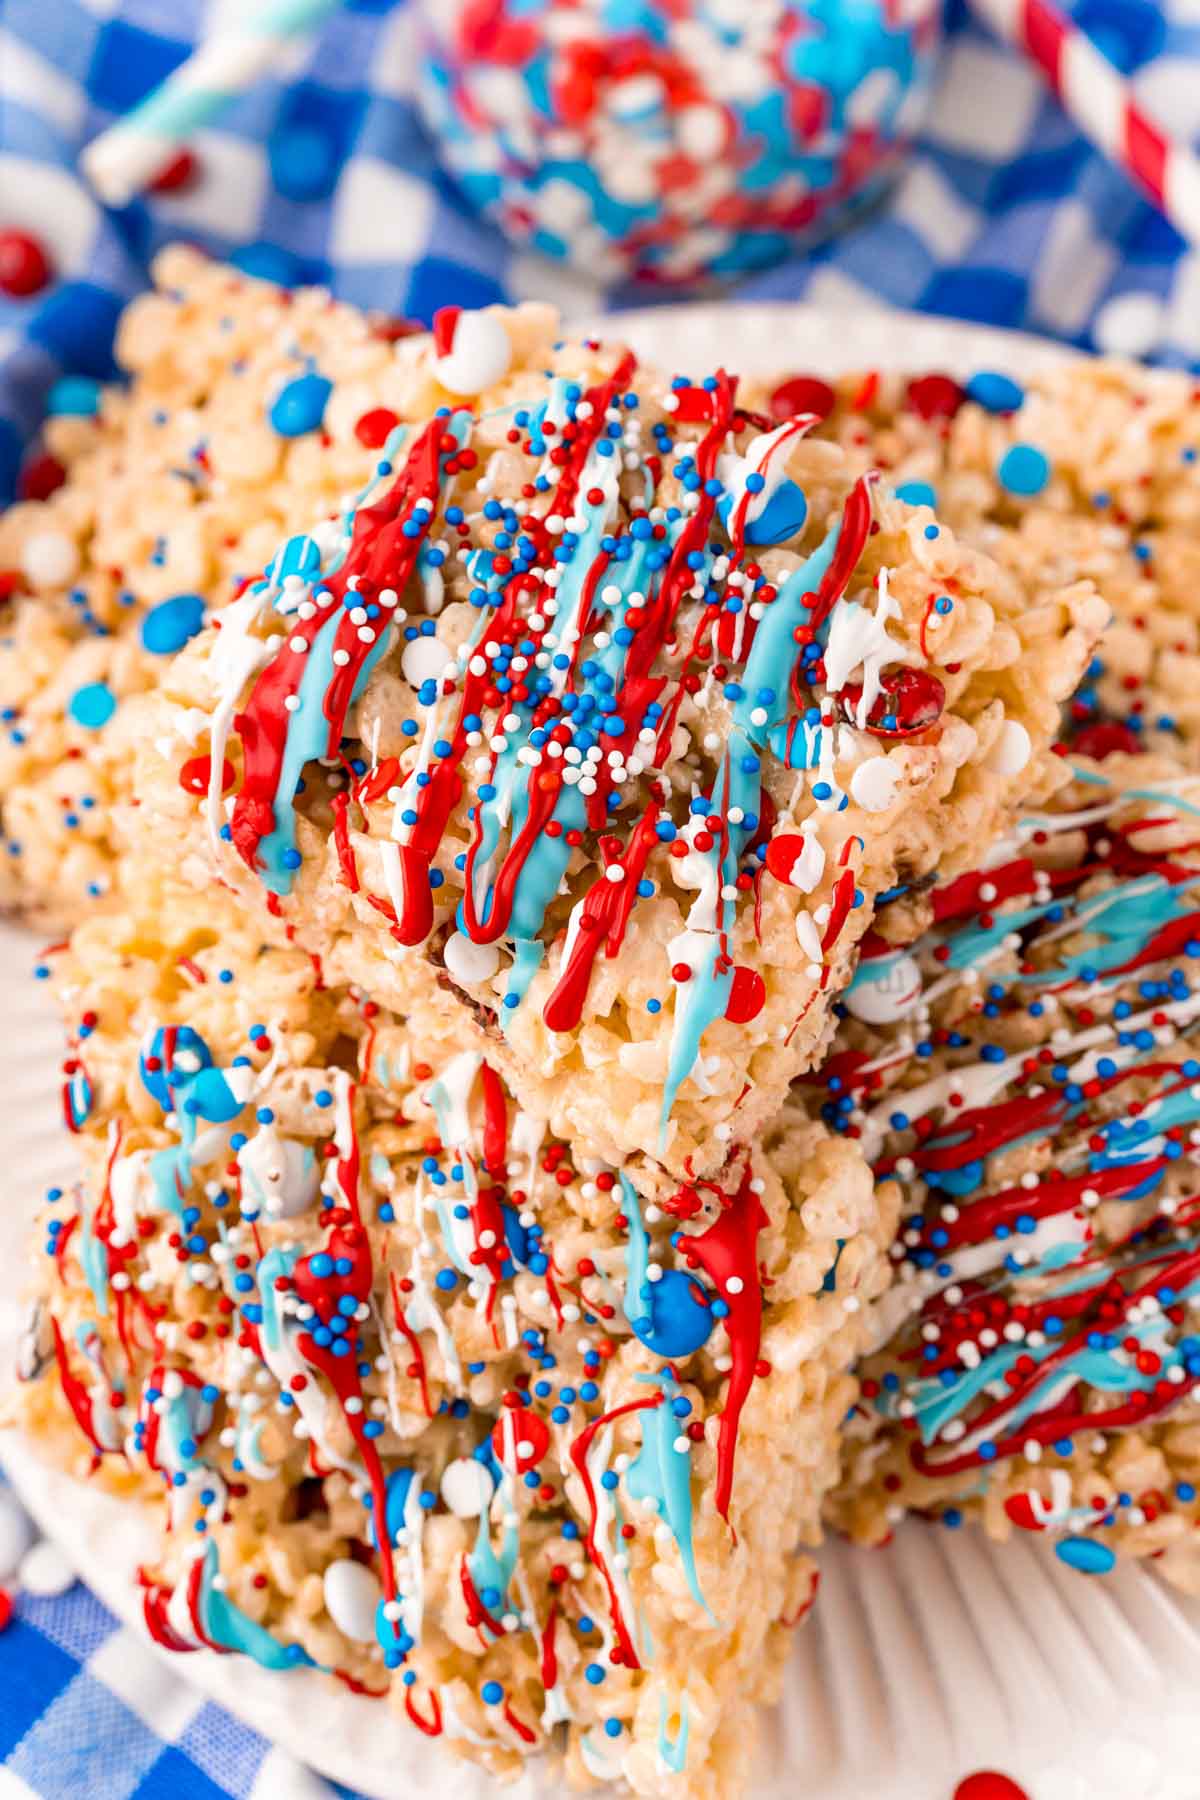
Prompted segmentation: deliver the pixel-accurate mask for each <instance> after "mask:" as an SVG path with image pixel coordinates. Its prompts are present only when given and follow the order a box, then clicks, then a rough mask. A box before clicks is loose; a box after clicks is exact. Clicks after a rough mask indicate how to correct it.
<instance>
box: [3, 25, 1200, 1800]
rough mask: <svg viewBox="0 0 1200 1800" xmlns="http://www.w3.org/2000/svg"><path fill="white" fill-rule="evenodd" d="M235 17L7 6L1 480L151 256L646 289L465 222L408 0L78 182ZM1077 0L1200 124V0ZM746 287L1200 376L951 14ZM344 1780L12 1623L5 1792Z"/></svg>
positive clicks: (104, 361) (69, 1598)
mask: <svg viewBox="0 0 1200 1800" xmlns="http://www.w3.org/2000/svg"><path fill="white" fill-rule="evenodd" d="M230 4H232V5H233V6H234V7H236V5H237V4H238V0H230ZM218 10H219V9H218V7H216V6H206V5H204V4H202V0H124V3H122V0H0V229H3V228H11V227H17V228H20V229H26V230H29V231H31V232H33V233H34V234H35V235H37V236H39V237H40V238H41V239H42V240H43V241H44V242H46V244H47V245H48V248H49V249H50V251H51V253H52V255H53V257H54V259H55V262H56V264H57V267H58V270H59V272H60V274H61V275H62V276H63V277H64V278H65V279H63V280H61V281H60V282H59V283H58V284H57V285H56V286H55V287H54V288H52V289H51V290H49V291H48V292H47V293H46V294H43V295H39V296H36V297H34V298H33V299H32V300H28V301H21V302H16V301H10V300H4V299H0V495H2V494H3V493H5V492H6V491H11V488H12V486H13V483H14V481H15V479H16V475H17V471H18V468H19V465H20V460H21V456H22V454H23V451H24V448H25V446H26V445H27V444H28V443H29V441H30V440H31V438H32V437H33V435H34V433H35V431H36V428H37V425H38V422H39V420H40V417H41V413H42V408H43V404H44V399H45V395H46V393H47V390H48V388H49V386H50V385H51V383H52V382H53V381H54V380H55V379H56V378H57V377H58V376H59V375H60V374H62V373H65V372H70V373H79V374H85V375H90V376H94V377H97V378H101V379H103V378H107V377H111V376H112V375H113V374H115V370H114V367H113V364H112V360H111V341H112V332H113V326H114V323H115V320H116V317H117V314H118V312H119V310H120V308H121V306H122V305H123V303H124V302H125V300H126V299H128V298H129V296H130V295H132V294H133V293H135V292H136V291H137V289H138V288H139V287H140V286H142V285H143V284H144V282H145V278H146V268H147V264H148V261H149V258H150V257H151V256H152V254H153V253H154V251H155V250H156V249H157V248H158V247H159V246H160V245H161V244H163V243H166V242H169V241H170V240H172V239H174V238H177V237H181V236H182V237H186V238H189V239H191V240H192V241H194V242H198V243H200V244H202V245H203V246H205V247H206V248H207V249H209V250H211V251H212V252H214V253H215V254H217V255H221V256H232V258H233V259H234V260H235V261H238V262H240V263H241V264H242V265H243V266H244V267H246V268H248V269H251V270H253V271H255V272H257V273H262V274H267V275H271V276H274V277H276V278H280V279H285V280H288V281H305V282H309V281H315V282H324V283H328V285H329V286H330V287H331V288H332V289H333V290H334V291H335V292H336V293H337V294H339V295H341V296H343V297H345V298H346V299H348V300H352V301H356V302H359V303H361V304H363V305H369V306H372V307H379V308H383V309H386V310H389V311H392V312H395V313H403V314H406V315H408V316H410V317H414V318H418V319H422V320H426V321H427V320H428V319H429V318H430V317H431V315H432V313H433V312H434V310H435V308H437V307H438V306H440V305H442V304H444V303H446V302H448V301H450V300H453V301H455V302H456V303H458V304H460V305H461V304H482V303H486V302H488V301H492V300H498V299H501V298H506V297H507V298H523V297H530V296H534V295H537V296H541V297H549V298H552V299H556V300H558V301H559V302H560V303H561V304H562V305H563V306H564V308H566V309H567V310H569V311H574V312H577V313H580V314H583V313H592V312H595V311H597V310H598V309H599V308H600V306H601V305H603V304H604V303H606V302H609V303H612V304H617V305H620V304H629V303H632V302H639V301H643V300H644V296H643V295H640V294H638V293H636V292H634V291H632V290H629V289H626V290H625V291H624V292H618V293H604V292H601V291H600V290H598V289H596V288H589V287H588V286H587V284H586V283H583V282H580V281H578V280H576V279H574V278H568V277H566V276H565V275H564V274H563V273H562V272H561V271H558V270H556V269H554V268H552V267H548V266H547V265H545V264H543V263H541V262H540V261H538V260H536V259H535V258H533V257H531V256H529V255H527V254H525V253H523V252H521V251H519V250H516V249H514V248H512V247H511V246H509V245H507V244H506V243H504V242H503V241H502V240H501V239H500V238H499V237H498V236H497V234H496V233H495V232H494V231H492V230H491V229H490V228H488V227H486V226H484V225H483V224H481V223H480V222H479V221H478V220H476V219H475V218H473V217H472V216H471V215H470V214H469V213H468V212H467V211H465V210H464V208H463V206H462V205H461V203H460V202H459V201H458V199H457V198H456V195H455V193H454V190H453V188H452V187H451V186H450V184H449V183H448V182H447V181H446V180H445V178H444V177H441V176H440V175H439V173H438V171H437V168H436V165H435V162H434V158H433V156H432V153H431V151H430V148H429V146H428V144H427V143H426V142H425V140H424V139H423V137H422V135H421V131H420V128H419V126H418V123H417V119H416V116H415V114H414V110H413V106H412V103H411V98H410V77H411V74H412V66H413V55H412V21H411V17H410V15H409V11H408V8H407V7H406V6H405V4H404V3H403V0H396V3H393V0H350V3H349V4H348V5H347V6H346V7H345V9H344V11H343V12H341V13H340V14H338V15H337V16H335V18H334V19H333V20H332V21H331V22H330V24H329V25H328V26H327V28H326V29H325V30H324V31H323V32H322V34H321V35H320V37H319V39H318V40H317V42H316V43H315V45H314V46H313V47H312V48H311V50H309V51H306V52H305V53H304V54H302V55H300V56H297V57H294V58H293V59H292V61H291V63H290V65H289V67H288V68H287V69H286V70H284V71H281V72H280V75H279V77H278V78H277V79H275V80H273V81H271V82H267V83H264V84H263V85H262V86H261V87H260V88H259V89H258V90H257V91H255V92H254V93H253V94H251V95H248V96H247V97H246V98H245V99H243V100H241V101H240V102H238V103H237V104H235V105H234V106H232V107H231V108H230V109H229V111H228V112H227V113H226V114H225V115H224V116H223V117H222V118H221V119H220V120H219V121H218V122H217V124H216V125H214V126H213V127H211V128H209V129H206V130H203V131H200V132H198V133H197V134H196V138H195V140H194V148H195V150H196V152H197V154H198V156H199V158H200V161H201V163H202V165H203V169H204V172H205V180H204V181H203V182H201V183H200V184H199V185H198V186H196V187H195V188H194V189H193V190H192V191H189V192H180V193H176V194H170V195H161V196H156V197H155V198H154V199H153V201H152V203H150V204H148V205H147V204H142V203H138V204H135V205H133V206H129V207H126V208H125V209H123V210H122V211H120V212H106V211H104V210H102V209H101V208H99V207H98V206H97V205H96V203H95V201H94V200H93V198H92V196H91V195H90V193H89V191H88V190H87V188H86V186H85V185H84V184H83V183H82V182H81V181H80V180H79V178H78V176H77V175H76V173H75V158H76V155H77V153H78V151H79V149H80V147H81V146H82V145H83V144H84V143H86V142H87V141H88V140H89V139H90V138H91V137H92V136H93V135H94V134H95V133H96V132H97V131H99V130H100V129H102V128H103V127H104V126H105V125H106V124H108V123H109V122H110V120H111V119H112V118H114V117H115V116H117V115H119V114H121V113H122V112H124V111H125V110H126V109H127V108H128V107H129V106H130V105H132V104H133V103H134V102H135V101H136V100H138V99H139V98H140V97H141V96H142V95H143V94H144V93H145V92H146V91H147V90H148V89H149V88H151V87H153V86H155V85H156V84H157V83H158V82H159V81H161V80H162V78H163V77H164V76H165V75H166V74H167V73H169V71H170V70H171V69H172V68H173V67H174V66H175V65H176V64H177V63H178V62H180V61H181V60H182V59H183V57H184V56H185V55H186V54H187V52H188V50H189V48H190V46H191V44H192V43H193V42H194V40H195V38H196V36H197V34H198V32H199V31H200V29H201V27H202V25H203V24H204V22H205V20H206V18H211V17H212V15H213V13H214V12H216V11H218ZM1074 12H1075V15H1076V17H1077V18H1078V19H1079V21H1080V22H1081V23H1082V24H1083V25H1084V26H1085V27H1086V29H1088V30H1089V31H1091V32H1092V33H1093V34H1094V35H1095V36H1096V37H1097V38H1098V39H1099V40H1100V41H1101V42H1102V43H1103V45H1104V47H1105V49H1106V50H1107V51H1108V52H1109V54H1110V55H1112V56H1114V57H1115V58H1116V59H1117V60H1118V61H1119V62H1120V63H1121V65H1122V66H1123V67H1124V68H1126V69H1127V70H1130V71H1136V79H1137V83H1138V88H1139V91H1140V93H1141V95H1142V97H1143V98H1144V99H1145V100H1147V101H1148V102H1149V103H1151V104H1153V105H1154V106H1155V107H1157V108H1158V110H1159V111H1160V112H1161V113H1162V115H1163V116H1164V117H1165V118H1166V119H1167V121H1168V122H1169V123H1170V124H1171V125H1173V126H1174V127H1175V128H1176V129H1178V130H1180V131H1182V132H1185V133H1189V134H1191V133H1194V134H1196V135H1197V136H1200V0H1163V3H1162V4H1154V3H1153V0H1076V4H1075V6H1074ZM306 123H312V124H314V125H316V126H317V127H318V128H319V129H320V130H321V131H322V132H324V133H326V134H328V135H331V136H332V137H333V138H334V139H335V141H336V144H337V146H338V149H339V153H340V158H341V163H340V170H341V172H340V175H339V178H338V180H337V184H336V186H335V188H334V189H333V192H332V194H331V195H330V197H329V198H328V199H325V200H320V201H312V202H308V203H304V204H301V203H297V202H295V201H290V200H284V199H281V198H280V197H279V196H278V195H277V194H275V192H274V191H273V188H272V183H271V173H270V158H269V153H268V146H269V143H270V140H271V134H272V132H273V131H274V130H277V129H278V128H279V127H280V125H281V124H286V125H289V126H290V125H296V124H306ZM380 220H386V221H387V228H386V232H385V233H381V231H380V225H379V222H380ZM381 237H385V238H386V249H387V254H386V257H384V256H381ZM739 292H740V294H741V295H742V296H760V297H764V298H789V297H791V298H799V297H802V296H803V297H804V298H807V299H809V300H813V301H816V302H821V303H829V304H837V305H844V304H845V303H846V301H847V300H848V299H857V300H861V299H863V298H864V297H865V296H867V295H871V294H874V295H876V296H878V297H880V298H882V299H884V300H886V301H889V302H891V303H892V304H894V305H897V306H905V307H913V308H917V309H920V310H924V311H928V312H932V313H939V314H943V315H947V316H951V317H960V318H967V319H972V320H975V321H979V322H984V323H988V324H996V325H1006V326H1016V327H1024V328H1026V329H1028V330H1032V331H1039V332H1044V333H1048V334H1050V335H1053V336H1058V337H1061V338H1063V339H1064V340H1066V341H1069V342H1071V343H1074V344H1079V345H1081V346H1085V347H1095V346H1096V345H1097V341H1098V340H1099V343H1100V344H1101V345H1102V346H1103V345H1104V343H1105V341H1106V339H1108V338H1109V337H1110V335H1111V327H1112V321H1113V320H1114V319H1115V318H1117V317H1119V315H1120V309H1119V308H1116V309H1114V305H1113V303H1114V302H1117V301H1121V300H1122V299H1124V298H1125V297H1127V296H1130V295H1140V296H1143V298H1144V301H1145V304H1143V306H1142V307H1141V308H1140V309H1139V310H1140V315H1141V323H1142V328H1143V331H1145V330H1146V321H1147V320H1149V321H1150V326H1151V329H1150V332H1149V336H1150V337H1151V338H1153V337H1155V335H1156V336H1157V341H1156V342H1155V343H1154V348H1153V354H1154V356H1155V357H1156V359H1157V360H1160V361H1163V362H1168V363H1174V364H1184V365H1200V251H1197V250H1189V249H1188V248H1187V246H1185V245H1184V244H1183V243H1182V242H1181V240H1180V239H1179V237H1178V236H1177V235H1176V233H1175V232H1174V231H1173V230H1172V229H1171V228H1170V227H1169V226H1168V225H1166V224H1165V223H1164V222H1163V220H1162V219H1161V218H1159V217H1158V215H1157V214H1156V213H1155V212H1154V211H1153V209H1152V208H1151V207H1150V206H1148V205H1147V204H1146V203H1145V202H1143V201H1142V200H1141V199H1140V198H1139V197H1138V195H1137V193H1136V192H1135V191H1134V189H1133V188H1132V187H1131V186H1130V185H1129V183H1128V182H1127V181H1126V180H1125V178H1124V177H1123V176H1122V175H1121V174H1120V173H1119V172H1118V171H1116V170H1115V169H1113V168H1111V167H1109V166H1108V165H1107V164H1106V163H1105V162H1104V161H1103V160H1102V159H1101V158H1100V157H1099V156H1098V155H1096V154H1095V153H1094V152H1093V151H1091V150H1090V149H1089V148H1088V146H1087V145H1086V144H1085V143H1084V142H1083V141H1082V140H1081V139H1080V137H1079V136H1078V134H1077V133H1076V132H1075V131H1074V129H1073V128H1072V126H1071V125H1070V124H1069V122H1068V121H1067V120H1066V119H1065V118H1064V116H1063V115H1062V113H1061V112H1060V111H1059V109H1058V107H1057V106H1056V104H1055V102H1054V101H1053V100H1052V99H1051V98H1050V97H1049V95H1048V93H1047V91H1046V89H1045V88H1044V87H1043V85H1042V83H1041V82H1040V80H1039V78H1038V77H1037V75H1036V74H1035V73H1034V72H1033V71H1032V70H1030V69H1028V68H1027V67H1026V66H1025V65H1024V64H1023V63H1021V62H1020V61H1019V60H1018V59H1017V58H1016V57H1015V56H1014V55H1012V54H1011V53H1010V52H1008V51H1007V50H1004V49H1002V48H1001V47H1000V46H998V45H997V44H995V43H994V42H992V41H990V40H989V39H988V38H987V37H986V36H985V35H984V34H983V33H982V32H980V31H978V30H976V29H975V28H974V27H972V26H970V25H969V24H968V23H966V21H965V19H964V17H963V15H962V13H961V11H960V10H959V9H958V8H957V7H952V17H951V32H950V39H949V45H948V49H947V52H946V57H945V67H944V73H943V78H942V80H941V83H940V87H939V92H938V95H937V99H936V102H935V105H934V108H933V112H932V116H931V119H930V122H929V125H928V128H927V130H926V133H925V136H924V139H923V141H922V143H921V146H920V149H919V153H918V154H917V155H916V156H915V157H914V158H913V160H912V162H911V164H910V165H909V167H908V169H907V172H906V173H905V175H904V177H903V178H902V180H901V181H900V183H899V184H898V185H897V187H896V188H895V189H894V191H893V193H892V195H891V197H890V199H889V201H888V203H887V204H886V206H885V207H884V208H883V209H882V210H881V211H879V212H878V213H877V214H876V215H875V216H874V217H873V218H871V219H870V220H869V221H868V222H867V223H865V224H864V225H863V226H862V227H861V228H860V229H859V230H858V231H857V232H856V233H855V234H854V235H852V236H850V237H846V238H844V239H839V240H835V241H834V242H832V243H830V244H828V245H826V246H824V247H823V248H822V249H821V250H820V251H818V252H817V253H816V254H814V255H812V256H809V257H807V258H802V259H801V258H798V259H796V260H794V261H792V262H789V263H787V264H784V265H783V266H781V267H779V268H776V269H773V270H771V271H769V272H768V273H766V274H763V275H759V276H757V277H755V278H754V279H753V280H751V281H748V282H746V283H745V284H744V285H743V286H742V287H741V289H740V290H739ZM332 1791H333V1790H332V1789H331V1788H330V1787H329V1786H328V1785H327V1784H322V1783H319V1782H317V1781H316V1779H315V1778H313V1777H311V1776H309V1775H308V1774H307V1773H306V1772H305V1771H303V1770H301V1769H299V1768H298V1767H297V1766H296V1765H294V1764H292V1763H291V1762H290V1761H289V1759H288V1758H287V1757H286V1756H285V1755H284V1754H283V1753H282V1752H281V1751H278V1750H272V1749H271V1748H270V1747H269V1746H268V1745H267V1744H266V1743H265V1741H264V1740H263V1739H262V1738H261V1737H259V1736H258V1735H257V1734H256V1733H254V1732H252V1731H249V1730H247V1729H246V1728H245V1727H244V1726H242V1725H240V1724H238V1723H237V1722H236V1721H235V1720H234V1719H232V1718H230V1717H229V1716H228V1714H226V1713H224V1712H222V1711H221V1709H220V1708H218V1707H216V1706H214V1705H213V1704H211V1703H210V1702H208V1701H206V1700H205V1699H204V1698H203V1697H202V1696H200V1695H199V1694H198V1693H197V1692H195V1691H194V1690H193V1689H191V1688H190V1687H189V1686H188V1685H187V1684H186V1683H185V1682H184V1681H183V1679H182V1678H181V1677H176V1676H175V1675H174V1674H173V1673H172V1671H171V1670H170V1669H167V1668H164V1666H163V1664H162V1663H161V1661H160V1660H159V1659H157V1658H156V1657H155V1656H154V1655H153V1654H152V1653H151V1651H150V1650H149V1649H148V1648H147V1647H146V1646H145V1645H144V1644H143V1643H142V1642H141V1641H140V1640H139V1639H137V1638H135V1637H133V1636H132V1635H131V1634H130V1633H128V1632H126V1631H125V1630H124V1629H122V1628H121V1627H120V1626H119V1625H118V1624H117V1622H116V1621H115V1620H114V1619H113V1618H112V1617H111V1615H109V1614H108V1613H107V1612H106V1611H105V1609H104V1608H103V1607H102V1606H101V1605H100V1603H99V1602H98V1601H97V1600H95V1599H94V1598H93V1597H92V1596H91V1595H90V1594H89V1593H88V1592H87V1591H86V1590H85V1589H84V1588H82V1587H81V1586H78V1585H76V1586H75V1587H74V1588H72V1589H71V1590H70V1591H69V1592H67V1593H66V1594H64V1595H61V1596H59V1597H58V1598H56V1599H34V1598H32V1597H18V1599H17V1605H16V1611H15V1614H14V1617H13V1619H12V1621H11V1622H10V1623H9V1624H8V1626H7V1628H6V1629H5V1630H4V1631H3V1632H0V1800H7V1797H8V1796H10V1795H11V1796H18V1795H20V1796H27V1795H29V1794H31V1793H32V1794H35V1795H38V1796H42V1797H44V1800H60V1797H61V1800H68V1796H69V1797H70V1800H76V1797H77V1796H80V1795H86V1796H88V1800H135V1797H136V1800H210V1797H211V1800H219V1797H221V1796H235V1797H236V1800H246V1797H247V1796H253V1797H254V1800H312V1796H313V1794H314V1793H316V1794H320V1793H322V1792H323V1793H324V1794H325V1795H326V1796H328V1795H329V1794H330V1793H331V1792H332ZM343 1791H344V1790H343Z"/></svg>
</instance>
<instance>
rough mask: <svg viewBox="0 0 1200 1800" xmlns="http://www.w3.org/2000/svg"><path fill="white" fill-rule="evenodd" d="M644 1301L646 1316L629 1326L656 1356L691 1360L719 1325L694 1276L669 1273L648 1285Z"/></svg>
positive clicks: (676, 1272)
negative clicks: (686, 1357) (695, 1351)
mask: <svg viewBox="0 0 1200 1800" xmlns="http://www.w3.org/2000/svg"><path fill="white" fill-rule="evenodd" d="M642 1299H643V1303H644V1306H645V1310H644V1312H643V1313H642V1315H641V1316H640V1317H637V1318H631V1319H630V1321H629V1322H630V1324H631V1325H632V1326H633V1334H634V1336H635V1337H636V1338H637V1339H638V1341H639V1342H640V1343H643V1344H645V1346H646V1348H647V1349H648V1350H653V1352H654V1354H655V1356H666V1357H679V1356H690V1355H691V1353H692V1351H693V1350H698V1349H699V1348H700V1346H701V1344H705V1343H707V1342H708V1339H709V1337H710V1336H711V1335H712V1328H713V1325H714V1324H715V1322H716V1321H715V1319H714V1317H713V1312H712V1307H711V1306H710V1304H709V1296H708V1294H707V1292H706V1290H705V1289H704V1288H703V1287H701V1285H700V1283H699V1282H698V1281H696V1280H695V1279H694V1277H693V1276H691V1275H687V1274H685V1273H684V1271H683V1270H682V1269H668V1270H666V1271H665V1272H664V1274H663V1276H662V1278H661V1279H660V1280H658V1281H654V1282H647V1283H646V1286H645V1287H644V1288H643V1290H642ZM635 1310H636V1309H635V1308H634V1307H632V1306H631V1307H630V1311H631V1312H633V1311H635Z"/></svg>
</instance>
